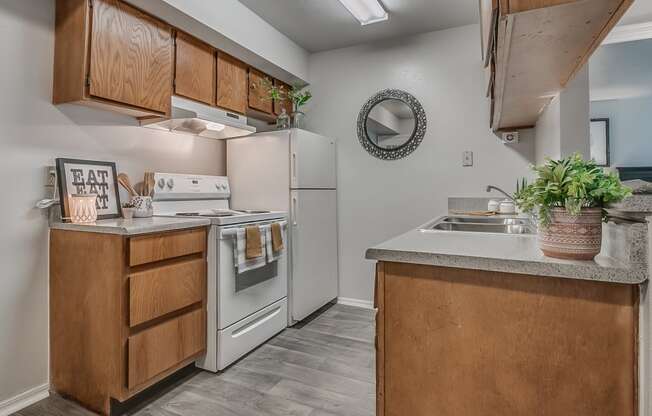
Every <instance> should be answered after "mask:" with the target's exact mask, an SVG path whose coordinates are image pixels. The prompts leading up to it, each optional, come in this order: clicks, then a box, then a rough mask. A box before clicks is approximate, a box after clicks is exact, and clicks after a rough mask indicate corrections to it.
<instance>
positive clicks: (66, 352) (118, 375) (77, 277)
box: [50, 228, 207, 415]
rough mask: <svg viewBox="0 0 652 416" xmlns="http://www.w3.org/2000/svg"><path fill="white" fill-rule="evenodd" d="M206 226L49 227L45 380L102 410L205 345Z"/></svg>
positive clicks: (195, 354)
mask: <svg viewBox="0 0 652 416" xmlns="http://www.w3.org/2000/svg"><path fill="white" fill-rule="evenodd" d="M206 246H207V230H206V228H195V229H190V230H183V231H171V232H164V233H155V234H144V235H138V236H123V235H114V234H102V233H92V232H81V231H72V230H56V229H55V230H51V233H50V385H51V388H52V389H53V390H54V391H56V392H57V393H59V394H62V395H64V396H66V397H71V398H73V399H74V400H76V401H78V402H80V403H81V404H83V405H85V406H86V407H88V408H90V409H92V410H94V411H97V412H100V413H101V414H104V415H108V414H110V411H111V400H112V399H115V400H118V401H119V402H123V401H125V400H127V399H129V398H131V397H132V396H134V395H135V394H137V393H138V392H140V391H142V390H143V389H145V388H147V387H149V386H151V385H152V384H154V383H156V382H158V381H159V380H161V379H163V378H164V377H166V376H168V375H170V374H172V373H173V372H175V371H177V370H179V369H181V368H182V367H185V366H186V365H188V364H191V363H192V362H194V361H195V359H196V358H198V357H199V356H201V354H203V353H204V352H205V350H206V285H207V281H206Z"/></svg>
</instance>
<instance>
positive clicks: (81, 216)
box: [68, 194, 97, 224]
mask: <svg viewBox="0 0 652 416" xmlns="http://www.w3.org/2000/svg"><path fill="white" fill-rule="evenodd" d="M96 201H97V195H96V194H74V195H70V196H69V197H68V204H69V205H70V221H71V222H73V223H74V224H89V223H94V222H95V221H97V207H96V205H95V204H96Z"/></svg>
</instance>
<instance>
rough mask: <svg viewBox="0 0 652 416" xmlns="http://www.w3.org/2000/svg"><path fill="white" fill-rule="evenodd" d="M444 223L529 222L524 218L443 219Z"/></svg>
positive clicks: (513, 223) (520, 223)
mask: <svg viewBox="0 0 652 416" xmlns="http://www.w3.org/2000/svg"><path fill="white" fill-rule="evenodd" d="M444 222H447V223H463V224H500V225H528V224H529V222H530V221H529V220H527V219H525V218H497V217H444Z"/></svg>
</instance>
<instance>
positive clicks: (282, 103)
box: [274, 79, 292, 116]
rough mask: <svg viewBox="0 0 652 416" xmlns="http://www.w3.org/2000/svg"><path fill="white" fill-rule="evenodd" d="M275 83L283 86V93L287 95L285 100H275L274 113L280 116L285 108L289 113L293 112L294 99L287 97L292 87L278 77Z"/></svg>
mask: <svg viewBox="0 0 652 416" xmlns="http://www.w3.org/2000/svg"><path fill="white" fill-rule="evenodd" d="M274 85H276V86H277V87H279V88H282V94H283V96H285V97H286V98H285V99H284V100H274V114H276V115H277V116H278V115H279V114H281V112H282V111H283V109H285V112H286V113H287V114H288V115H289V114H290V113H291V112H292V101H290V100H289V99H288V98H287V93H288V92H289V91H290V89H291V87H290V86H289V85H288V84H286V83H284V82H282V81H279V80H277V79H275V80H274Z"/></svg>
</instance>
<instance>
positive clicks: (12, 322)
mask: <svg viewBox="0 0 652 416" xmlns="http://www.w3.org/2000/svg"><path fill="white" fill-rule="evenodd" d="M53 27H54V0H4V1H2V2H0V50H1V51H2V58H3V62H4V64H3V65H0V91H1V96H0V125H1V126H2V132H1V133H0V178H1V179H2V184H3V198H2V204H0V228H1V229H2V232H1V233H0V247H1V250H0V267H2V274H1V278H0V403H2V401H4V400H6V399H7V398H10V397H14V396H16V395H17V394H19V393H21V392H23V391H26V390H28V389H30V388H33V387H35V386H39V385H42V384H44V383H47V381H48V253H47V247H48V245H47V238H48V230H47V221H46V218H45V215H44V214H43V213H41V212H39V211H38V210H36V209H34V208H33V206H34V203H35V202H36V201H37V200H38V199H40V198H42V197H43V196H44V187H43V185H44V178H45V175H44V166H46V165H51V164H53V162H54V158H55V157H59V156H61V157H79V158H88V159H97V160H110V161H116V162H117V164H118V168H119V170H121V171H125V172H127V173H128V174H130V175H131V176H132V177H133V178H137V177H142V174H143V171H144V170H149V169H152V170H164V171H179V172H195V173H200V174H224V171H225V168H224V166H225V163H224V149H225V146H224V143H223V142H218V141H210V140H206V139H194V138H191V137H189V136H181V135H174V134H171V133H165V132H157V131H153V130H148V129H143V128H139V127H136V126H135V122H134V120H133V119H131V118H128V117H122V116H116V115H113V114H111V113H108V112H102V111H96V110H90V109H86V108H82V107H77V106H62V107H55V106H53V105H52V104H51V103H50V101H51V99H50V97H51V94H52V68H53V51H54V34H53Z"/></svg>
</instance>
